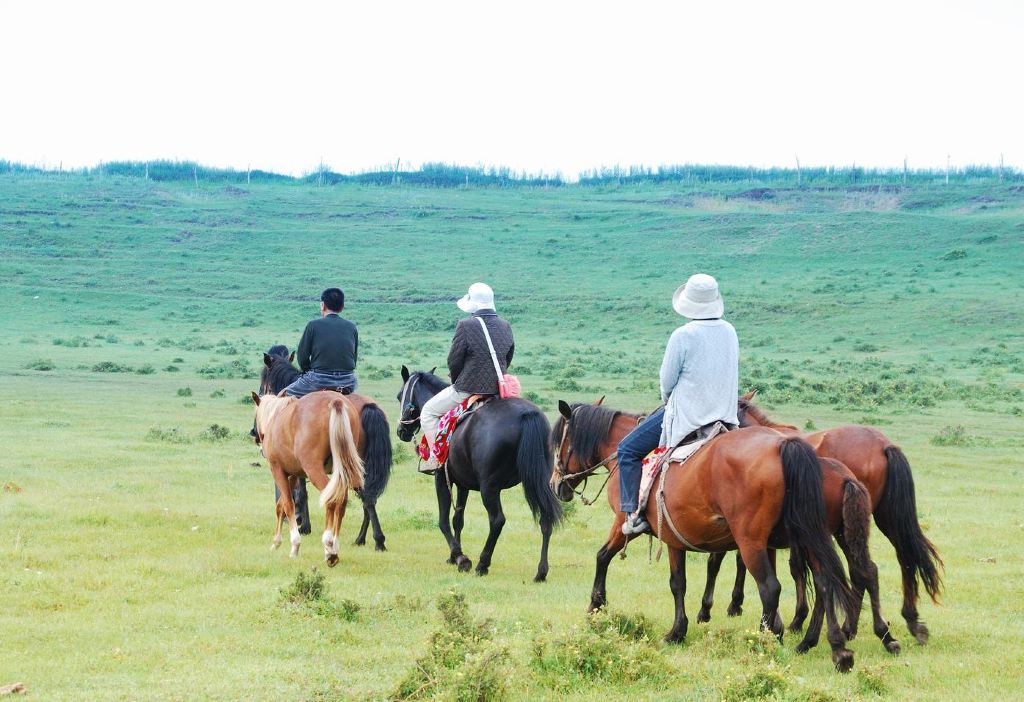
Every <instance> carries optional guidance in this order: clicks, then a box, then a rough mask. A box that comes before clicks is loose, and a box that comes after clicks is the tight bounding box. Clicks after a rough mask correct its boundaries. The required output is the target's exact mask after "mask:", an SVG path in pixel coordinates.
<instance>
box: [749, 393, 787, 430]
mask: <svg viewBox="0 0 1024 702" xmlns="http://www.w3.org/2000/svg"><path fill="white" fill-rule="evenodd" d="M738 402H739V406H740V409H742V410H743V411H744V412H746V413H747V414H748V415H750V416H751V417H752V418H753V419H754V421H755V422H756V423H757V424H760V425H761V426H763V427H771V428H773V429H775V428H783V429H797V428H798V427H795V426H793V425H792V424H779V423H778V422H775V421H772V420H771V419H769V418H768V415H766V414H765V413H764V411H763V410H762V409H761V408H760V407H758V406H757V405H755V404H754V403H753V402H752V401H750V400H746V399H744V398H742V397H741V398H740V399H739V401H738Z"/></svg>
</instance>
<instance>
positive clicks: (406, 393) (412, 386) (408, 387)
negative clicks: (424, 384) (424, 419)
mask: <svg viewBox="0 0 1024 702" xmlns="http://www.w3.org/2000/svg"><path fill="white" fill-rule="evenodd" d="M421 377H422V376H421V375H420V374H419V373H414V374H413V375H412V376H410V378H409V380H407V381H406V383H405V385H403V386H402V395H401V397H400V398H399V400H398V405H399V407H401V408H402V415H401V416H400V417H399V418H398V423H399V424H402V425H403V426H409V425H411V424H418V423H419V421H420V417H419V415H418V414H417V415H416V416H415V417H412V418H410V419H406V418H405V413H406V412H408V411H410V410H414V409H416V403H415V402H414V401H413V400H414V399H415V397H416V385H417V384H419V382H420V378H421ZM407 401H408V404H406V403H407ZM418 430H419V428H418V427H417V429H416V430H415V431H413V435H414V436H415V435H416V431H418Z"/></svg>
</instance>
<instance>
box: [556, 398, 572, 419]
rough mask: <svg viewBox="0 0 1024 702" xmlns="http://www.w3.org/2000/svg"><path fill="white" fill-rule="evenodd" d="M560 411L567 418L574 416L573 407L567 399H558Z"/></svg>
mask: <svg viewBox="0 0 1024 702" xmlns="http://www.w3.org/2000/svg"><path fill="white" fill-rule="evenodd" d="M558 411H559V413H560V414H561V415H562V416H563V417H565V418H566V419H571V418H572V407H570V406H569V403H568V402H566V401H565V400H559V401H558Z"/></svg>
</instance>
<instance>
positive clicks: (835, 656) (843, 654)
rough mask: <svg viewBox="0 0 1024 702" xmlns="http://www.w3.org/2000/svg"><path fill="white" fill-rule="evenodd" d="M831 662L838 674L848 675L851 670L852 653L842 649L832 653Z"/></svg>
mask: <svg viewBox="0 0 1024 702" xmlns="http://www.w3.org/2000/svg"><path fill="white" fill-rule="evenodd" d="M832 662H833V663H835V664H836V670H838V671H839V672H840V673H849V672H850V670H852V669H853V651H850V650H848V649H842V650H840V651H835V652H833V653H832Z"/></svg>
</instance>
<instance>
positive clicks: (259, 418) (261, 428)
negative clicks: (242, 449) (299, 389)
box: [250, 392, 295, 446]
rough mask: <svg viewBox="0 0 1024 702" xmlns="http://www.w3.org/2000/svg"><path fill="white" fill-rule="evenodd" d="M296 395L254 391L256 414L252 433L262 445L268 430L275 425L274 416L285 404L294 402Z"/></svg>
mask: <svg viewBox="0 0 1024 702" xmlns="http://www.w3.org/2000/svg"><path fill="white" fill-rule="evenodd" d="M294 401H295V398H294V397H287V396H286V397H281V396H280V395H258V394H256V393H255V392H254V393H252V402H253V404H254V405H255V406H256V416H255V417H254V418H253V423H252V431H251V432H250V434H251V435H252V437H253V438H254V439H255V440H256V444H257V445H258V446H261V445H262V444H263V442H264V441H265V440H266V438H267V430H268V429H269V428H270V427H271V426H272V425H273V422H274V417H275V416H276V415H277V413H278V412H280V411H281V408H282V407H284V406H285V405H287V404H289V403H291V402H294Z"/></svg>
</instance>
